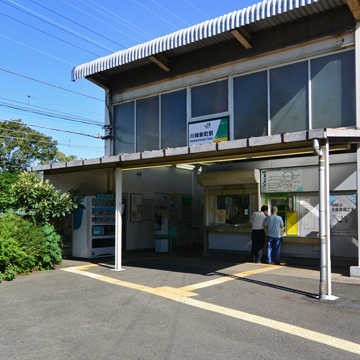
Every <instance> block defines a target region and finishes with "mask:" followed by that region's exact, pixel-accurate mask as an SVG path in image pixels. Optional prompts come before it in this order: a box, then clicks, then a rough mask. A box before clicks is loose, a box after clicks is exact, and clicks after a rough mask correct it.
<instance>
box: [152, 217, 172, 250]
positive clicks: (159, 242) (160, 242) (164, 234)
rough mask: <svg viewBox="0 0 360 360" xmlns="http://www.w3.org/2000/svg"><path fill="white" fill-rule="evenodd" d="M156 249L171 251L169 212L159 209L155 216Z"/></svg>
mask: <svg viewBox="0 0 360 360" xmlns="http://www.w3.org/2000/svg"><path fill="white" fill-rule="evenodd" d="M155 251H156V252H168V251H169V214H168V212H167V211H159V212H158V213H157V214H156V218H155Z"/></svg>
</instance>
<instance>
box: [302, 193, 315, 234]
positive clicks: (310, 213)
mask: <svg viewBox="0 0 360 360" xmlns="http://www.w3.org/2000/svg"><path fill="white" fill-rule="evenodd" d="M299 207H300V209H299V216H300V218H299V235H300V236H307V237H313V238H316V237H317V236H318V233H319V197H318V196H301V197H300V198H299Z"/></svg>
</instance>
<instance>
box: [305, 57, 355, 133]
mask: <svg viewBox="0 0 360 360" xmlns="http://www.w3.org/2000/svg"><path fill="white" fill-rule="evenodd" d="M311 76H312V128H313V129H318V128H326V127H344V126H355V121H356V120H355V52H354V51H347V52H343V53H340V54H335V55H331V56H325V57H323V58H320V59H314V60H312V61H311Z"/></svg>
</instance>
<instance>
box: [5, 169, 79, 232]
mask: <svg viewBox="0 0 360 360" xmlns="http://www.w3.org/2000/svg"><path fill="white" fill-rule="evenodd" d="M11 195H12V202H11V206H12V208H13V209H14V210H16V211H20V212H21V213H22V216H23V217H24V218H25V219H27V220H30V221H32V222H34V223H36V224H38V225H46V224H55V223H56V222H57V221H59V220H60V219H62V218H64V217H65V216H66V215H68V214H70V213H71V212H72V211H73V210H74V209H77V208H78V206H79V204H80V203H81V200H82V199H83V197H84V196H83V195H81V194H80V192H79V190H69V192H68V193H62V192H61V191H60V190H56V189H55V187H54V186H53V185H52V184H50V182H49V180H46V181H44V180H43V179H42V178H41V177H40V176H39V175H38V174H36V173H28V172H26V171H24V172H21V173H20V174H19V177H18V180H17V182H16V183H15V184H13V185H12V188H11Z"/></svg>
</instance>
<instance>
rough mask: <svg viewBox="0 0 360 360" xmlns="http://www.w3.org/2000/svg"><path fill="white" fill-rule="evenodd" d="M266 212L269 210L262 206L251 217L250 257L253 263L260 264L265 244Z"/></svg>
mask: <svg viewBox="0 0 360 360" xmlns="http://www.w3.org/2000/svg"><path fill="white" fill-rule="evenodd" d="M268 210H269V208H268V207H267V206H266V205H263V206H262V207H261V210H260V211H255V212H254V213H253V214H252V215H251V219H250V223H251V228H252V233H251V255H252V258H253V262H254V263H261V258H262V253H263V247H264V242H265V230H264V221H265V218H266V217H267V215H268Z"/></svg>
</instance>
